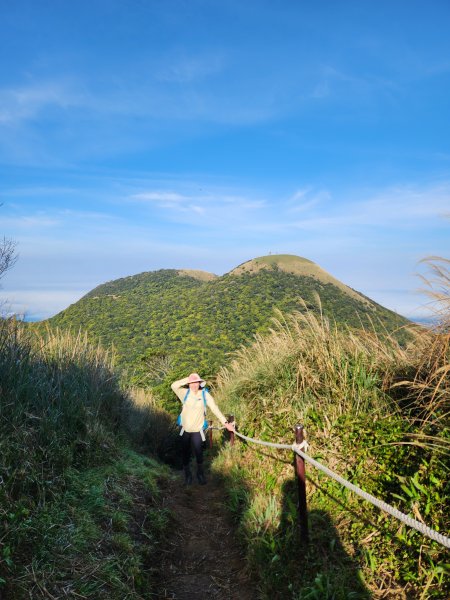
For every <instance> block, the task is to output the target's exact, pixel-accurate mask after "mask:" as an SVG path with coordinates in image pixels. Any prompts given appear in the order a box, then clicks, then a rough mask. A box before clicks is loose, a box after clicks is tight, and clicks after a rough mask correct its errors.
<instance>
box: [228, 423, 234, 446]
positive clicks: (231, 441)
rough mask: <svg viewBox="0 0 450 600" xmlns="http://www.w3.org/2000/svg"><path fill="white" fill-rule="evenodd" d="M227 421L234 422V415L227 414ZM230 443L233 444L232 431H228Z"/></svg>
mask: <svg viewBox="0 0 450 600" xmlns="http://www.w3.org/2000/svg"><path fill="white" fill-rule="evenodd" d="M227 421H228V423H234V415H229V417H228V419H227ZM230 445H231V446H234V431H230Z"/></svg>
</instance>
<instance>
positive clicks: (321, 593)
mask: <svg viewBox="0 0 450 600" xmlns="http://www.w3.org/2000/svg"><path fill="white" fill-rule="evenodd" d="M223 481H224V489H225V490H226V494H227V496H228V502H227V504H228V505H229V506H230V507H231V509H232V512H233V514H234V518H235V520H236V521H237V522H238V523H239V529H240V531H241V533H242V534H243V536H242V537H243V538H245V540H246V545H247V548H246V560H247V564H248V568H249V571H250V572H253V573H257V576H258V582H257V584H258V588H259V591H256V589H255V592H254V593H255V595H254V598H255V599H257V600H269V599H270V600H273V599H279V600H369V599H370V598H372V594H371V592H370V591H369V590H368V589H367V587H366V586H365V584H364V582H363V580H362V578H361V576H360V569H359V565H358V564H357V561H356V560H355V559H354V558H353V557H352V556H350V555H349V553H348V552H347V551H346V549H345V548H344V547H343V544H342V542H341V540H340V536H339V533H338V531H337V530H336V528H335V527H334V525H333V522H332V520H331V517H330V515H329V514H328V513H327V512H326V511H324V510H316V509H313V510H310V511H309V512H308V524H309V544H308V545H307V546H305V544H304V543H303V542H302V541H301V539H300V528H299V525H298V519H297V502H298V496H297V483H296V480H295V479H294V477H292V479H289V480H287V481H285V482H284V484H283V485H282V489H281V493H282V499H281V515H280V520H279V525H278V527H276V528H275V529H274V528H273V525H272V523H273V522H274V521H276V518H273V516H274V514H275V513H277V514H278V508H277V507H278V506H279V504H277V503H275V502H274V503H272V504H271V503H270V501H269V502H264V503H263V506H259V504H258V502H257V501H256V503H252V500H251V498H252V495H251V493H250V492H249V490H248V487H247V485H246V482H245V478H244V476H243V475H242V477H241V476H240V475H239V470H238V468H237V466H236V468H235V469H234V472H233V475H232V476H231V475H228V476H227V475H225V476H224V477H223ZM258 493H259V494H260V496H261V493H262V495H265V493H267V497H270V491H267V492H264V491H263V490H261V491H260V492H258ZM268 499H269V498H268ZM343 510H345V507H343ZM264 512H265V514H264ZM356 554H358V549H356Z"/></svg>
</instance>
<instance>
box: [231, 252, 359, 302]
mask: <svg viewBox="0 0 450 600" xmlns="http://www.w3.org/2000/svg"><path fill="white" fill-rule="evenodd" d="M263 269H280V270H281V271H285V272H286V273H292V274H293V275H299V276H302V277H312V278H313V279H315V280H317V281H320V282H321V283H324V284H327V283H331V284H333V285H335V286H336V287H338V288H339V289H340V290H341V291H343V292H345V293H346V294H348V295H350V296H352V297H353V298H355V299H357V300H359V301H360V302H363V303H364V304H369V301H368V299H367V298H366V297H365V296H363V295H362V294H359V293H358V292H356V291H355V290H353V289H352V288H350V287H348V286H347V285H345V284H343V283H342V282H341V281H339V280H338V279H336V278H335V277H333V276H332V275H330V274H329V273H327V271H325V270H324V269H322V267H320V266H319V265H317V264H316V263H314V262H313V261H312V260H309V259H307V258H303V257H302V256H296V255H295V254H269V255H268V256H260V257H258V258H252V259H251V260H248V261H246V262H244V263H242V264H240V265H239V266H237V267H236V268H234V269H233V270H232V271H230V272H229V275H242V274H244V273H250V274H256V273H258V272H259V271H261V270H263Z"/></svg>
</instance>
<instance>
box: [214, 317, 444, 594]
mask: <svg viewBox="0 0 450 600" xmlns="http://www.w3.org/2000/svg"><path fill="white" fill-rule="evenodd" d="M434 343H435V341H433V336H431V338H429V339H428V340H420V339H417V340H416V344H415V345H413V346H412V347H411V348H409V349H408V350H407V351H406V350H403V349H402V348H401V347H399V346H398V344H397V343H396V342H395V341H394V340H386V339H384V340H381V339H379V338H377V337H376V336H374V335H361V334H355V333H353V334H352V333H350V332H348V333H345V332H343V331H342V330H338V329H335V328H334V327H331V326H329V324H328V323H327V321H326V320H318V319H317V318H316V317H315V316H314V315H313V314H311V313H309V314H303V315H299V316H298V317H296V318H294V319H288V320H287V321H285V322H282V323H280V324H279V325H278V326H277V327H276V328H275V330H274V332H273V333H272V334H271V335H270V336H268V337H261V338H259V339H258V340H257V342H256V343H255V344H254V346H253V347H252V348H250V349H243V350H241V351H240V352H239V353H238V355H237V357H236V359H235V361H234V362H233V363H232V365H231V366H230V367H229V368H228V369H225V370H223V372H222V374H221V377H220V383H221V384H220V388H219V391H218V398H219V401H220V402H221V405H222V406H224V407H225V410H227V411H228V412H232V413H234V414H235V415H236V420H237V422H238V424H239V425H240V427H241V429H242V431H243V432H244V433H245V434H247V435H250V436H252V437H256V438H259V439H265V440H269V441H282V442H285V443H292V441H293V432H292V428H293V426H294V425H295V424H296V423H302V424H303V425H305V427H306V430H307V432H308V440H309V442H310V453H311V455H312V456H313V457H314V458H316V459H318V460H320V461H322V462H323V463H324V464H326V465H328V466H329V467H330V468H332V469H333V470H335V471H336V472H337V473H339V474H340V475H342V476H344V477H346V478H347V479H349V480H350V481H352V482H354V483H356V484H357V485H359V486H361V487H363V489H366V490H367V491H368V492H370V493H372V494H374V495H375V496H377V497H379V498H381V499H384V500H385V501H387V502H389V503H391V504H393V505H395V506H397V507H398V508H399V509H400V510H402V511H403V512H406V513H410V514H411V515H412V516H414V517H415V518H419V519H420V520H422V519H423V520H424V521H425V522H427V523H428V524H430V525H431V526H432V527H434V528H435V529H438V530H440V531H446V530H447V531H448V515H446V514H445V509H444V505H445V498H446V497H447V496H448V492H449V489H448V464H447V466H446V464H445V457H446V456H448V454H445V452H447V453H448V448H449V442H448V429H447V428H446V426H445V420H444V415H445V410H444V407H443V404H442V403H440V405H439V406H437V407H435V408H436V410H434V411H433V417H430V414H429V415H428V417H427V418H423V417H424V416H425V412H423V410H422V409H423V405H422V404H421V401H419V399H418V395H417V390H415V391H414V394H413V395H411V394H410V395H409V396H408V399H406V398H405V396H406V391H405V390H406V388H392V385H393V383H394V382H396V381H398V380H399V379H404V378H408V379H410V380H411V379H413V378H414V377H416V380H417V381H420V368H421V367H420V365H421V361H422V363H423V360H422V359H421V356H424V354H421V353H423V349H424V348H429V347H430V344H431V345H433V344H434ZM444 361H445V356H444ZM447 361H448V356H447ZM428 364H429V361H428ZM446 364H448V362H447V363H446ZM441 385H445V386H446V388H445V389H444V388H442V390H441V392H442V393H444V392H445V393H446V394H447V398H448V391H449V387H450V385H449V382H448V380H447V383H445V381H444V383H443V384H442V383H441ZM419 389H421V390H423V389H424V385H423V384H421V385H420V387H419ZM401 390H403V391H401ZM409 391H411V390H409ZM442 397H443V396H442ZM402 398H403V400H402ZM402 404H404V405H406V404H408V405H409V409H408V410H406V409H405V407H404V406H403V409H401V408H400V407H401V405H402ZM419 417H422V418H421V419H419ZM280 458H281V460H280ZM290 462H291V456H290V454H289V453H286V452H284V453H283V452H280V451H272V450H267V449H266V448H263V449H261V448H258V447H255V446H252V445H245V444H242V443H238V444H237V447H236V449H235V450H234V451H233V452H231V451H230V449H226V450H224V452H222V454H221V456H220V457H219V458H218V459H217V461H216V469H217V470H218V471H220V472H221V473H222V474H223V476H224V478H225V479H226V485H227V489H228V501H229V505H230V507H231V509H232V511H233V512H234V514H235V518H236V519H237V520H238V522H239V523H240V528H241V532H242V535H243V539H244V540H245V542H246V544H247V548H248V560H249V563H250V565H251V566H252V567H253V569H254V570H255V571H256V572H257V573H258V574H259V577H260V579H261V582H262V586H263V589H264V590H265V592H264V593H265V595H264V598H273V597H280V598H293V599H296V600H300V599H306V598H308V599H311V598H318V599H319V598H328V597H329V598H336V599H346V598H365V597H366V598H368V597H372V595H373V597H378V596H380V597H386V598H431V597H435V598H446V597H447V595H446V594H447V593H448V589H447V590H446V589H445V581H447V583H448V579H447V580H446V579H445V575H444V572H445V568H446V567H445V566H444V563H445V555H446V552H445V550H444V549H443V548H442V547H441V546H440V545H439V544H437V543H435V542H432V541H430V540H428V539H427V538H423V537H422V536H421V535H420V534H417V533H415V532H414V531H412V530H410V529H409V528H406V527H404V526H399V523H398V522H397V521H395V520H392V519H391V518H390V517H386V516H385V515H384V514H380V513H379V512H378V511H377V510H376V509H374V508H372V507H371V505H370V504H366V503H364V502H362V501H360V500H359V499H358V498H356V497H355V496H353V495H352V494H351V493H349V492H347V491H346V490H345V489H344V488H342V487H341V486H340V485H339V484H337V483H335V482H334V481H333V480H331V479H329V478H328V477H327V476H325V475H322V474H320V473H319V472H317V471H314V470H313V469H312V468H309V467H308V468H307V470H308V478H309V481H308V504H309V511H310V513H309V514H310V517H309V518H310V530H311V544H310V547H309V550H308V552H307V553H304V552H303V550H301V547H300V546H299V539H298V531H297V528H296V525H295V524H296V493H295V492H296V490H295V485H294V483H293V470H292V466H291V464H290ZM299 552H300V554H301V556H302V560H301V561H300V560H299ZM383 594H384V595H383Z"/></svg>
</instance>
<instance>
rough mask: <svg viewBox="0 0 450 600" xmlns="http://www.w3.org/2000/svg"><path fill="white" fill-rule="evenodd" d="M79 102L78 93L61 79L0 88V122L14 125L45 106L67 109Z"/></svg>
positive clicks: (33, 115) (37, 112)
mask: <svg viewBox="0 0 450 600" xmlns="http://www.w3.org/2000/svg"><path fill="white" fill-rule="evenodd" d="M80 103H82V101H81V98H80V96H79V94H78V93H76V92H75V91H74V90H73V89H70V87H69V86H68V85H67V84H66V83H63V82H62V81H58V82H56V81H53V82H47V83H45V82H40V83H36V84H30V85H27V86H22V87H16V88H3V89H0V124H3V125H15V124H17V123H19V122H21V121H25V120H28V119H34V118H36V117H37V116H38V115H39V114H40V113H41V112H42V111H43V110H44V109H46V108H60V109H68V108H70V107H73V106H76V105H79V104H80Z"/></svg>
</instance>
